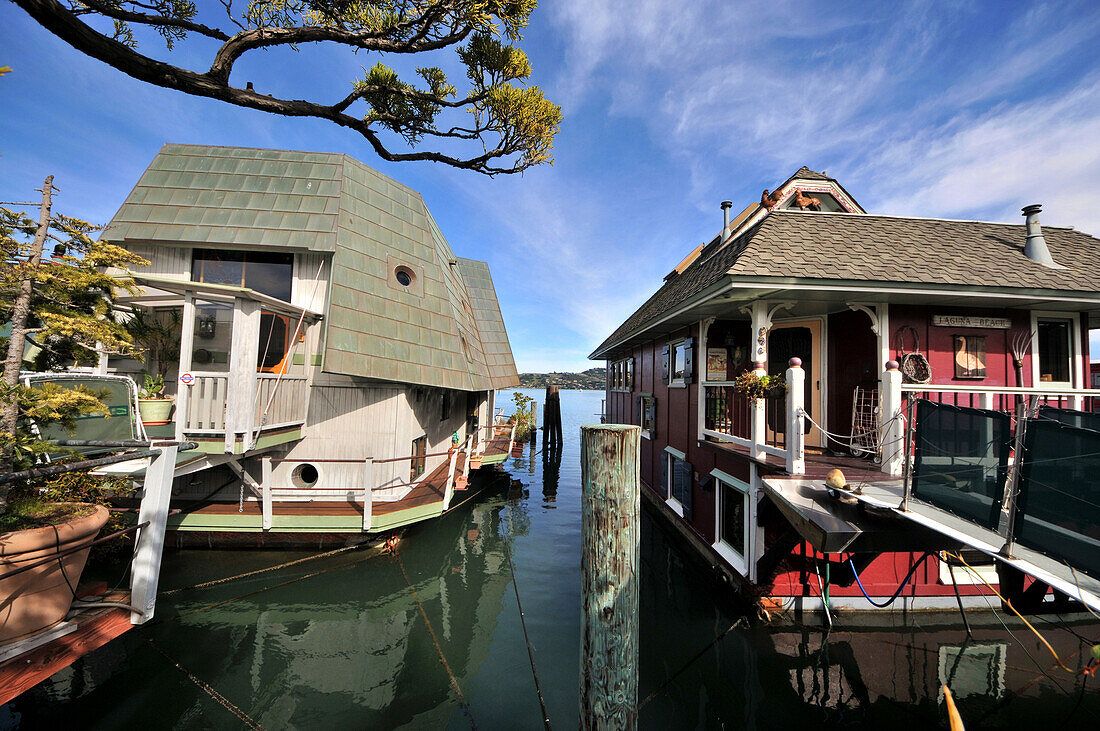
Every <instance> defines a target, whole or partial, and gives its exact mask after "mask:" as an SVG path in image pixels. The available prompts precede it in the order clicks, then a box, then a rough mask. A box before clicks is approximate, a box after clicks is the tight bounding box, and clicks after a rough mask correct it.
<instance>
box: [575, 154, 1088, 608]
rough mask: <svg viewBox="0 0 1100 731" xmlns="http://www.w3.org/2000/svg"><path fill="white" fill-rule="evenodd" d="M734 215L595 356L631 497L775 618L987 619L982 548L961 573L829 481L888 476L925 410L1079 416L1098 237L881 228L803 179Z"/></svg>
mask: <svg viewBox="0 0 1100 731" xmlns="http://www.w3.org/2000/svg"><path fill="white" fill-rule="evenodd" d="M731 205H732V204H731V203H730V202H729V201H726V202H723V204H722V210H723V214H724V215H723V218H724V221H723V227H722V230H721V233H720V234H719V235H718V236H717V237H715V238H714V239H713V240H712V241H710V242H708V243H706V244H704V245H701V246H698V247H697V248H695V249H694V250H693V251H692V252H691V253H690V254H689V255H688V256H687V257H686V258H685V259H684V260H683V261H682V262H681V263H680V264H679V265H677V266H676V267H675V269H673V270H672V271H671V272H670V273H669V274H668V275H667V276H666V277H665V280H664V283H663V284H662V285H661V286H660V288H659V289H658V290H657V292H656V293H655V294H654V295H653V296H652V297H650V298H649V300H648V301H646V302H645V303H644V304H643V305H642V306H641V307H640V308H639V309H638V310H637V311H636V312H635V313H634V314H633V315H631V316H630V317H629V318H628V319H627V320H626V321H625V322H624V323H622V325H620V326H619V327H618V329H616V330H615V332H614V333H612V335H611V336H610V337H608V338H607V340H606V341H605V342H604V343H602V344H601V345H600V346H599V347H598V348H596V350H595V351H594V352H593V353H592V354H591V356H590V357H591V358H592V359H596V360H606V361H607V368H608V382H607V393H606V396H607V398H606V414H605V420H606V421H607V422H613V423H627V424H638V425H640V426H641V428H642V436H643V438H642V440H641V441H642V443H641V477H642V482H643V483H644V486H643V494H644V495H645V496H646V497H647V498H648V499H649V500H650V501H651V502H653V503H654V504H655V505H657V507H658V510H659V511H660V512H662V513H663V514H664V515H665V516H666V517H667V518H668V519H669V521H670V522H671V524H672V525H674V526H675V527H676V528H677V530H678V531H679V532H680V533H681V534H683V536H684V537H685V538H686V539H687V540H688V541H689V542H690V543H691V544H692V545H694V546H695V547H696V548H697V549H698V551H699V552H701V553H702V554H703V555H704V556H705V557H706V558H707V559H708V560H709V561H710V562H711V563H712V565H713V566H715V568H716V569H718V570H720V571H721V572H722V573H723V575H725V576H726V577H727V578H729V579H730V580H732V581H733V582H734V583H736V584H738V585H739V586H740V587H742V588H743V589H744V590H745V591H747V592H748V593H750V594H751V595H753V596H756V597H758V598H760V600H761V601H762V602H764V603H765V604H770V605H772V606H776V605H778V604H780V603H782V604H783V605H784V606H792V605H797V606H799V607H801V608H803V609H813V608H817V607H821V606H822V605H823V604H824V605H825V606H826V607H828V606H830V605H831V606H832V607H845V608H851V609H870V608H872V606H873V604H872V602H870V601H868V599H871V600H873V601H874V602H875V603H877V604H884V603H886V602H887V600H889V599H890V598H891V597H895V595H898V596H897V597H896V598H897V600H896V601H894V602H893V603H892V604H891V607H892V608H895V609H901V608H918V607H923V608H936V607H941V608H949V607H955V606H956V602H958V603H959V604H960V605H961V604H971V605H976V606H984V605H985V604H984V603H985V600H984V599H982V598H980V597H978V596H976V595H977V594H979V593H986V594H988V593H989V591H988V589H986V587H985V586H984V582H986V581H988V582H989V583H990V584H992V585H993V586H996V585H997V583H998V572H997V571H996V570H995V568H994V561H993V560H992V559H990V558H989V556H988V555H982V554H980V553H978V552H966V551H964V552H963V553H962V554H961V558H962V559H964V560H965V561H966V563H967V564H968V566H966V567H963V566H961V565H960V564H959V561H958V559H957V558H951V559H948V557H947V554H946V553H943V552H941V551H940V549H943V548H945V547H946V544H943V543H942V541H939V542H938V541H937V537H936V536H933V535H931V534H929V533H927V532H925V531H922V529H921V527H920V526H918V525H914V524H907V525H900V524H899V523H898V522H890V521H889V520H886V519H885V518H883V520H882V521H878V520H877V519H876V517H875V516H873V515H871V513H872V512H873V511H867V510H865V509H864V507H862V506H856V507H851V506H844V505H842V504H841V503H843V502H844V501H843V500H838V501H836V504H835V505H834V504H831V503H830V504H826V502H824V499H823V497H822V496H823V495H824V494H825V490H824V487H825V484H824V483H825V479H826V477H827V475H828V473H829V472H830V471H831V470H833V469H835V468H839V469H840V470H841V471H842V472H843V477H841V478H836V477H834V480H833V481H834V482H836V483H837V484H839V485H844V484H845V483H846V487H847V489H849V490H851V489H853V487H854V486H855V487H858V486H859V485H861V484H863V483H865V482H866V483H867V484H871V483H872V482H875V481H882V480H887V481H889V480H891V479H894V480H897V481H899V482H900V481H901V479H902V473H903V471H904V470H905V469H907V468H906V466H905V463H906V459H905V454H903V452H904V451H905V450H903V448H902V446H901V444H902V443H903V437H904V436H905V430H906V428H907V427H906V420H907V417H906V409H907V408H908V405H909V404H911V403H914V402H915V401H916V400H917V399H918V398H920V399H924V400H926V401H930V402H934V403H937V404H952V405H956V406H959V407H965V408H970V407H973V408H974V409H985V410H986V413H988V412H996V411H1002V412H1008V413H1012V412H1014V411H1015V409H1016V407H1017V406H1018V404H1019V403H1020V402H1021V400H1025V401H1026V400H1027V399H1032V400H1034V399H1041V400H1042V401H1043V402H1045V403H1047V404H1053V405H1055V406H1058V407H1061V408H1063V409H1066V410H1078V411H1084V410H1087V409H1090V408H1091V398H1090V394H1089V392H1088V391H1087V390H1086V389H1087V388H1088V387H1089V386H1090V385H1092V384H1091V383H1090V382H1089V379H1090V378H1091V376H1090V368H1089V366H1090V362H1089V353H1088V343H1089V338H1088V335H1089V323H1090V317H1091V318H1097V317H1100V240H1097V239H1096V238H1094V237H1092V236H1089V235H1088V234H1085V233H1083V232H1080V231H1075V230H1073V229H1072V228H1062V227H1052V226H1045V227H1044V226H1041V225H1040V223H1039V215H1038V214H1039V210H1040V207H1039V206H1037V205H1033V206H1028V207H1027V208H1025V209H1024V217H1025V219H1026V220H1025V221H1023V222H1021V223H1020V224H1006V223H989V222H982V221H961V220H944V219H936V218H916V217H901V216H884V215H873V214H869V213H867V212H866V211H865V210H864V209H863V207H862V206H860V204H859V203H858V202H857V201H856V200H855V199H854V198H853V197H852V195H851V194H850V193H848V191H846V190H845V189H844V187H843V186H842V185H841V184H840V183H838V182H837V181H836V180H835V179H833V178H831V177H828V176H827V175H825V174H823V173H818V172H814V171H812V170H810V169H808V168H806V167H803V168H801V169H800V170H798V171H797V172H796V173H795V174H794V175H793V176H791V177H790V178H789V179H788V180H787V181H786V182H784V183H783V184H782V185H780V186H779V188H778V189H776V190H775V191H774V192H769V191H764V195H763V196H762V199H761V201H760V202H759V203H754V204H752V205H750V206H748V207H747V208H745V209H744V210H743V211H742V212H741V213H740V214H739V215H737V216H735V217H734V218H733V219H732V220H730V219H729V212H730V207H731ZM1094 321H1095V320H1094ZM777 376H785V385H783V384H780V383H779V379H778V378H777ZM784 390H785V391H786V393H784ZM904 443H906V444H908V442H904ZM1006 454H1007V450H1006ZM1002 468H1003V465H1002ZM1002 471H1003V469H1002ZM795 478H797V479H795ZM838 480H839V481H838ZM1002 484H1003V483H1002ZM783 485H787V488H786V489H787V490H788V493H790V490H791V486H792V485H794V486H795V488H797V489H795V491H794V493H798V491H799V490H802V494H787V495H786V497H784V493H783V490H784V487H783ZM799 485H801V486H803V487H805V486H807V485H816V486H820V487H821V488H822V489H821V490H815V491H807V490H805V489H803V487H799ZM857 492H858V490H857ZM811 493H812V494H811ZM834 494H839V493H834ZM800 501H801V502H800ZM851 502H854V501H851ZM998 507H999V506H998ZM845 510H847V511H849V513H845V512H844V511H845ZM1006 510H1007V508H1006ZM815 512H816V513H817V514H816V515H815ZM994 513H996V509H995V510H994ZM845 515H850V516H855V517H853V518H852V519H851V521H850V522H849V523H847V524H846V523H845V520H846V518H845ZM830 521H832V522H834V523H838V525H836V526H831V523H830ZM1089 521H1090V523H1089V526H1087V527H1086V530H1085V533H1087V534H1088V536H1086V537H1085V538H1084V539H1083V540H1086V541H1088V540H1093V538H1094V537H1095V536H1094V535H1093V534H1095V532H1096V530H1097V529H1098V526H1097V524H1096V523H1095V522H1091V521H1092V517H1091V516H1090V517H1089ZM904 522H905V521H901V523H904ZM996 523H997V517H996V515H995V516H994V518H993V524H994V527H995V526H996ZM852 524H855V526H856V527H855V528H852ZM845 525H847V526H848V528H845ZM846 531H847V532H846ZM1089 536H1093V537H1089ZM939 538H940V539H942V536H939ZM1093 542H1094V543H1095V544H1096V545H1098V546H1100V541H1095V540H1093ZM951 550H952V553H953V556H959V555H960V554H958V553H957V551H958V550H959V548H958V546H957V545H956V546H955V547H954V548H953V549H951ZM926 552H927V553H928V554H930V555H926ZM914 567H915V568H914ZM964 568H965V570H964ZM857 577H858V580H856V579H857ZM1002 581H1004V582H1006V583H1007V579H1004V577H1003V575H1002ZM1040 588H1041V589H1042V590H1043V591H1045V588H1043V587H1040ZM1054 594H1055V593H1054V592H1052V594H1051V595H1048V596H1047V597H1046V600H1047V601H1051V600H1052V596H1053V595H1054ZM823 596H824V598H825V602H823V601H822V597H823ZM1055 598H1057V597H1055ZM1061 598H1063V599H1064V597H1061Z"/></svg>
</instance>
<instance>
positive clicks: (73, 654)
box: [0, 587, 133, 704]
mask: <svg viewBox="0 0 1100 731" xmlns="http://www.w3.org/2000/svg"><path fill="white" fill-rule="evenodd" d="M105 588H106V587H104V589H105ZM78 595H81V596H83V595H84V592H78ZM94 598H95V599H100V600H103V601H114V602H122V603H124V604H125V603H127V602H129V601H130V593H129V592H113V593H110V594H105V595H101V596H97V597H94ZM68 621H69V622H71V623H74V624H76V629H75V630H74V631H71V632H69V633H68V634H65V635H62V636H61V637H58V638H57V639H55V640H52V641H51V642H48V643H46V644H44V645H40V646H38V647H36V648H34V649H33V650H30V651H29V652H25V653H23V654H22V655H17V656H15V657H13V658H11V659H9V660H7V661H5V662H4V663H0V704H3V703H7V702H8V701H10V700H11V699H12V698H15V697H16V696H18V695H19V694H20V693H23V692H24V691H27V690H30V689H31V688H33V687H34V686H36V685H38V684H39V683H41V682H42V681H43V680H45V679H46V678H48V677H50V676H51V675H53V674H54V673H57V672H59V671H61V670H64V669H65V668H67V667H69V666H70V665H72V664H73V663H74V662H76V661H77V659H79V658H81V657H83V656H84V655H87V654H88V653H89V652H91V651H92V650H95V649H97V648H99V647H102V646H103V645H105V644H107V643H108V642H110V641H111V640H113V639H114V638H116V637H118V636H119V635H121V634H122V633H123V632H125V631H127V630H129V629H130V628H131V627H133V625H132V624H130V611H129V610H128V609H122V608H120V607H103V608H101V609H89V610H87V611H84V612H80V613H78V614H76V615H74V616H73V618H72V619H70V620H68Z"/></svg>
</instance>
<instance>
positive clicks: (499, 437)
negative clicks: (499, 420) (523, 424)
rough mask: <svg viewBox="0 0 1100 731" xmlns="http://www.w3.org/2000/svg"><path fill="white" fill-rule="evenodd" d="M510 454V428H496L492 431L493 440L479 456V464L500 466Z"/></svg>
mask: <svg viewBox="0 0 1100 731" xmlns="http://www.w3.org/2000/svg"><path fill="white" fill-rule="evenodd" d="M511 453H512V428H511V427H500V426H498V427H496V428H495V429H493V438H492V439H490V440H489V442H488V444H486V445H485V451H484V452H482V455H481V464H483V465H489V464H501V463H503V462H504V460H506V459H508V455H509V454H511Z"/></svg>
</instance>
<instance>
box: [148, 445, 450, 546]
mask: <svg viewBox="0 0 1100 731" xmlns="http://www.w3.org/2000/svg"><path fill="white" fill-rule="evenodd" d="M464 465H465V455H464V454H459V456H458V458H457V460H456V464H455V475H456V476H457V475H459V474H460V473H461V470H462V469H463V467H464ZM449 471H450V461H449V460H444V461H443V462H442V463H441V464H440V465H439V466H438V467H436V468H435V469H434V470H432V471H431V473H429V474H428V475H427V476H425V477H424V478H423V479H421V480H420V482H418V483H417V484H416V486H414V487H413V488H412V490H411V491H410V492H409V494H408V495H406V496H405V497H403V498H401V499H400V500H393V501H376V502H374V503H373V504H372V505H371V516H372V519H371V531H372V532H377V531H382V530H389V529H391V528H396V527H399V526H401V525H407V524H409V523H413V522H416V521H418V520H423V519H425V518H430V517H433V516H435V515H439V514H441V513H442V512H443V509H444V506H443V499H444V497H445V492H446V488H447V476H448V474H449ZM349 492H352V493H353V494H354V493H355V492H358V491H355V490H350V491H349ZM360 494H361V493H360ZM271 509H272V528H271V530H272V531H288V532H319V533H323V532H330V531H332V532H362V529H363V502H362V500H361V499H359V500H357V499H355V498H352V499H350V500H333V499H325V498H322V497H318V498H317V499H316V500H275V501H274V502H273V503H272V508H271ZM262 520H263V506H262V504H261V502H260V501H259V500H258V499H256V498H254V497H249V498H246V499H245V501H244V503H243V505H242V504H241V503H240V502H238V501H233V502H215V503H209V504H208V505H204V506H202V507H201V508H199V509H197V510H194V511H192V512H190V513H188V514H186V515H181V516H176V517H174V518H169V524H168V527H169V529H170V530H179V531H211V532H218V531H227V532H240V531H245V532H251V531H262V530H263V528H262Z"/></svg>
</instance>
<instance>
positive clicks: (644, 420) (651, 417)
mask: <svg viewBox="0 0 1100 731" xmlns="http://www.w3.org/2000/svg"><path fill="white" fill-rule="evenodd" d="M638 424H639V426H641V427H642V436H643V437H647V438H649V439H652V438H653V437H654V436H655V435H656V433H657V399H655V398H654V397H653V394H651V393H643V394H641V395H640V396H638Z"/></svg>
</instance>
